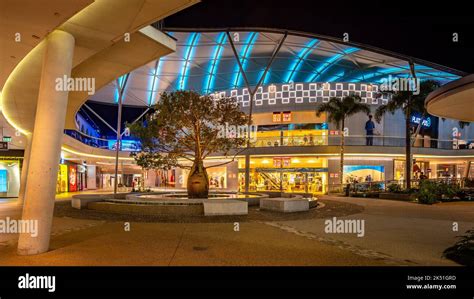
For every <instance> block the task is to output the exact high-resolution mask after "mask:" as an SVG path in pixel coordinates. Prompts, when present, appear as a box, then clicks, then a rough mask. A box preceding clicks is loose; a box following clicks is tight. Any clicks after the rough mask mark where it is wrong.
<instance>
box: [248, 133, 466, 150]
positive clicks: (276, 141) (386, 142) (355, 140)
mask: <svg viewBox="0 0 474 299" xmlns="http://www.w3.org/2000/svg"><path fill="white" fill-rule="evenodd" d="M340 142H341V137H340V136H338V135H329V136H327V135H326V136H325V135H319V136H310V137H308V136H307V135H304V136H290V137H287V136H275V137H257V138H256V139H254V140H253V141H252V142H251V146H252V147H277V146H325V145H334V146H338V145H340ZM344 143H345V145H346V146H389V147H405V137H395V136H380V135H374V136H371V137H367V136H360V135H351V136H345V138H344ZM413 147H415V148H435V149H473V148H474V141H467V140H441V139H432V138H416V140H415V141H414V145H413Z"/></svg>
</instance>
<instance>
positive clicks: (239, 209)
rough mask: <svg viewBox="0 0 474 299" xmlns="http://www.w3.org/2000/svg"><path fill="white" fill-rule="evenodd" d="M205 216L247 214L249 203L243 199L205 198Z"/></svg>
mask: <svg viewBox="0 0 474 299" xmlns="http://www.w3.org/2000/svg"><path fill="white" fill-rule="evenodd" d="M203 205H204V216H223V215H247V214H248V203H247V202H245V201H242V200H233V199H224V200H205V201H203Z"/></svg>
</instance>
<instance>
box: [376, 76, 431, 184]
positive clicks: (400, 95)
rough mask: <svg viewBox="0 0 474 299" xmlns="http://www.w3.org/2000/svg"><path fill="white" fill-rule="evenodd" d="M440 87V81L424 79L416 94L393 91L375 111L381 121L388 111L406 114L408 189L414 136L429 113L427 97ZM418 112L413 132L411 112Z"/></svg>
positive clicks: (406, 178) (406, 175)
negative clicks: (388, 98)
mask: <svg viewBox="0 0 474 299" xmlns="http://www.w3.org/2000/svg"><path fill="white" fill-rule="evenodd" d="M438 87H439V83H438V82H436V81H432V80H426V81H422V82H421V83H420V88H419V89H420V90H419V91H418V92H417V94H414V93H413V92H412V91H408V90H407V91H405V90H404V91H401V90H400V91H396V92H393V93H391V99H390V100H389V101H388V102H387V104H383V105H381V106H379V107H378V108H377V110H376V111H375V120H376V121H377V122H380V121H381V120H382V116H383V115H384V114H386V113H388V112H390V113H391V114H394V113H395V112H396V111H398V110H402V111H403V113H404V115H405V180H406V186H405V187H406V189H407V190H409V189H410V188H411V168H412V165H411V161H412V159H411V156H412V153H411V148H412V145H413V144H412V142H413V141H414V140H413V139H412V138H413V137H416V135H417V134H418V133H419V129H420V126H421V122H422V121H423V118H424V117H425V116H426V115H427V111H426V108H425V99H426V97H427V96H428V94H429V93H431V92H432V91H434V90H436V89H437V88H438ZM414 112H417V113H420V114H421V119H420V124H418V128H417V129H416V131H415V132H411V126H410V117H411V114H412V113H414Z"/></svg>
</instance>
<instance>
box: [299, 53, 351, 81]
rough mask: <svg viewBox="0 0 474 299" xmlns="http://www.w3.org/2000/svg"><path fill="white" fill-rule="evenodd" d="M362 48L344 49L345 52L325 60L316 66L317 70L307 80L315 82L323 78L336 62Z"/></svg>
mask: <svg viewBox="0 0 474 299" xmlns="http://www.w3.org/2000/svg"><path fill="white" fill-rule="evenodd" d="M359 50H360V49H358V48H348V49H345V50H344V53H338V54H335V55H333V56H331V57H329V58H328V59H326V60H325V61H323V62H322V63H321V65H320V66H318V67H317V68H316V70H315V71H314V72H313V73H312V74H311V75H309V76H308V79H306V82H315V81H317V80H320V79H321V76H322V75H323V74H324V73H326V72H327V71H328V70H329V69H330V68H331V67H332V66H333V65H334V64H335V63H336V62H338V61H339V60H341V59H342V58H344V56H346V55H349V54H352V53H354V52H357V51H359Z"/></svg>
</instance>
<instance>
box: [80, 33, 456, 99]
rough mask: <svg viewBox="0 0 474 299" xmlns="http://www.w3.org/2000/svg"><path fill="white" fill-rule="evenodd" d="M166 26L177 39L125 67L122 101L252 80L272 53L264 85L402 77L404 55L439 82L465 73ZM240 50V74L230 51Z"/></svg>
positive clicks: (380, 54) (298, 38)
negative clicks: (170, 49)
mask: <svg viewBox="0 0 474 299" xmlns="http://www.w3.org/2000/svg"><path fill="white" fill-rule="evenodd" d="M166 32H167V33H168V34H169V35H170V36H172V37H173V38H175V39H176V40H177V50H176V52H175V53H172V54H170V55H168V56H165V57H162V58H161V59H160V60H157V61H153V62H151V63H148V64H147V65H145V66H143V67H140V68H139V69H136V70H134V71H133V72H131V73H130V77H129V79H128V83H127V85H126V87H125V94H124V104H125V105H135V106H149V105H152V104H153V103H154V102H156V100H157V98H158V95H159V93H161V92H163V91H173V90H180V89H192V90H195V91H198V92H200V93H203V94H206V93H212V92H216V91H223V90H231V89H235V88H243V87H246V83H245V77H247V79H248V81H249V85H250V86H256V85H257V83H258V82H259V80H260V79H261V77H262V76H263V74H264V71H265V68H266V67H267V66H268V65H269V63H270V62H271V60H272V54H273V53H275V52H277V49H278V48H279V47H278V45H279V43H280V42H281V41H283V43H282V44H281V47H280V48H279V51H278V52H277V53H276V55H275V57H274V60H273V62H272V64H271V65H270V67H269V69H268V71H267V73H266V75H265V78H264V79H263V80H262V83H263V84H264V85H266V84H270V83H275V84H277V83H287V82H367V83H377V82H379V81H380V80H381V79H382V78H386V77H387V76H389V75H391V76H392V77H407V76H409V75H410V67H409V63H408V61H410V60H411V61H413V62H414V65H415V71H416V75H417V77H418V78H420V79H434V80H437V81H439V82H440V83H442V84H445V83H447V82H450V81H452V80H455V79H458V78H460V77H461V76H463V75H465V74H463V73H462V72H459V71H456V70H453V69H449V68H446V67H442V66H439V65H435V64H432V63H429V62H426V61H421V60H418V59H412V58H409V57H404V56H402V55H399V54H396V53H390V52H387V51H383V50H380V49H376V48H371V47H369V46H366V45H359V44H354V43H344V42H342V41H341V40H338V39H334V38H330V37H322V36H317V35H312V34H307V33H300V32H286V31H279V30H271V29H233V30H232V29H229V33H227V32H226V31H224V30H217V29H214V30H200V31H181V30H180V29H169V30H166ZM229 37H230V39H232V43H233V44H234V46H235V52H236V53H237V55H238V56H239V59H240V61H241V66H242V68H243V70H244V72H245V75H246V76H244V75H243V74H242V72H241V69H240V67H239V63H238V61H237V59H236V56H235V55H234V51H233V49H232V43H231V42H230V41H229ZM124 81H125V80H123V79H119V80H118V83H117V82H112V83H110V84H108V85H107V86H106V87H104V88H102V89H101V90H99V91H96V93H95V94H94V95H93V96H91V97H90V98H89V100H92V101H97V102H105V103H114V102H115V103H116V102H117V101H118V94H119V92H118V90H119V88H118V84H123V82H124Z"/></svg>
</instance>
